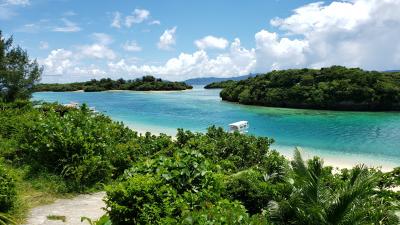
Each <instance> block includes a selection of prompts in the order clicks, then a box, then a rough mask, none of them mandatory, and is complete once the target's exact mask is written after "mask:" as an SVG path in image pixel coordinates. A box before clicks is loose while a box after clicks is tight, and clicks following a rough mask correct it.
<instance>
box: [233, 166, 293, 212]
mask: <svg viewBox="0 0 400 225" xmlns="http://www.w3.org/2000/svg"><path fill="white" fill-rule="evenodd" d="M226 182H227V183H226V186H227V187H229V188H227V190H226V193H225V194H226V196H227V197H228V198H230V199H232V200H237V201H240V202H242V204H243V205H244V206H245V207H246V209H247V210H248V212H249V213H250V214H251V215H253V214H257V213H261V212H262V210H264V209H267V206H268V204H269V203H270V201H277V200H278V199H282V198H283V196H284V194H285V193H284V192H285V191H286V192H288V193H290V188H289V187H288V186H289V184H287V183H273V180H272V179H269V177H268V176H264V175H263V174H261V173H260V172H259V171H255V170H252V169H250V170H245V171H240V172H238V173H236V174H232V175H231V176H229V178H228V179H227V181H226Z"/></svg>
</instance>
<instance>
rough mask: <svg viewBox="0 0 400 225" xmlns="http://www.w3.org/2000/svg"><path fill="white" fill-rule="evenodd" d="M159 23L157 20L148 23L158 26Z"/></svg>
mask: <svg viewBox="0 0 400 225" xmlns="http://www.w3.org/2000/svg"><path fill="white" fill-rule="evenodd" d="M160 24H161V22H160V21H159V20H153V21H151V22H150V23H149V25H160Z"/></svg>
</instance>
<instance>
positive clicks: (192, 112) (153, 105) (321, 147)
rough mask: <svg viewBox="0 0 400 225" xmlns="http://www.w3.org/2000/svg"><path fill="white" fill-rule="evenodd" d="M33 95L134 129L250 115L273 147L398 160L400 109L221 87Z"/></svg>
mask: <svg viewBox="0 0 400 225" xmlns="http://www.w3.org/2000/svg"><path fill="white" fill-rule="evenodd" d="M33 99H34V100H44V101H50V102H54V101H57V102H60V103H69V102H71V101H75V102H79V103H87V104H88V105H89V106H95V107H96V109H97V110H98V111H101V112H104V113H105V114H107V115H109V116H111V117H112V118H113V119H116V120H120V121H123V122H124V123H125V124H127V125H129V126H131V127H132V128H135V127H136V128H137V129H139V130H140V129H144V127H146V128H148V129H150V130H153V131H160V130H162V131H164V132H166V133H173V132H174V130H175V129H176V128H185V129H190V130H193V131H205V130H206V128H207V127H208V126H211V125H213V124H214V125H217V126H222V127H224V128H226V127H227V125H228V124H229V123H232V122H236V121H239V120H248V121H249V123H250V129H249V133H251V134H255V135H260V136H268V137H273V138H274V139H275V141H276V146H279V147H280V148H282V149H284V148H286V149H290V150H292V149H294V146H300V147H302V148H304V149H309V150H310V151H312V152H313V153H315V154H319V155H323V156H332V155H334V156H335V157H343V158H344V157H350V156H352V157H353V158H358V157H363V158H369V159H373V160H379V161H381V162H383V163H390V164H391V165H400V113H397V112H387V113H385V112H335V111H321V110H301V109H283V108H268V107H257V106H244V105H239V104H234V103H228V102H224V101H221V99H220V98H219V90H205V89H203V88H201V87H196V88H195V89H194V90H190V91H183V92H168V93H167V92H132V91H115V92H89V93H84V92H58V93H57V92H40V93H35V94H34V95H33Z"/></svg>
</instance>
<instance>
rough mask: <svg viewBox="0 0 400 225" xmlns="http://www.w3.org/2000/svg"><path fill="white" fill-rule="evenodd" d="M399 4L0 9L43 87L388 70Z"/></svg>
mask: <svg viewBox="0 0 400 225" xmlns="http://www.w3.org/2000/svg"><path fill="white" fill-rule="evenodd" d="M399 2H400V1H397V0H385V1H373V0H349V1H324V2H315V1H306V0H296V1H293V0H269V1H266V0H252V1H228V0H214V1H211V0H203V1H183V0H179V1H178V0H162V1H161V0H159V1H155V0H147V1H144V0H143V1H128V0H126V1H105V0H104V1H94V0H91V1H77V0H52V1H50V0H0V29H1V30H2V31H3V33H4V34H6V35H11V34H12V35H14V38H15V41H16V43H17V44H19V45H21V46H22V47H23V48H25V49H27V50H28V52H29V54H30V55H31V57H34V58H37V59H38V60H39V62H40V63H41V64H42V65H44V67H45V76H44V77H43V81H44V82H68V81H75V80H87V79H91V78H100V77H113V78H117V77H125V78H133V77H138V76H142V75H144V74H154V75H156V76H159V77H162V78H165V79H171V80H184V79H187V78H192V77H201V76H209V75H212V76H219V77H224V76H234V75H243V74H246V73H253V72H267V71H270V70H272V69H286V68H299V67H315V68H318V67H322V66H330V65H332V64H341V65H346V66H358V67H363V68H366V69H377V70H382V69H396V68H399V67H400V47H399V45H398V44H396V43H397V41H396V40H397V39H396V36H397V37H398V35H399V32H398V31H393V29H392V28H393V27H394V26H398V25H399V24H400V22H399V21H400V18H399V16H397V14H398V13H396V12H398V11H399V10H400V4H399ZM396 10H398V11H396ZM383 15H385V16H383ZM377 20H378V21H377ZM378 22H379V24H378ZM397 30H398V29H397ZM378 32H379V33H378ZM382 32H385V35H381V34H382ZM377 33H378V34H379V35H378V34H377ZM372 34H373V36H372V37H371V35H372ZM360 35H361V37H360ZM363 35H365V37H363ZM366 36H368V37H369V38H366ZM391 42H392V46H391V47H388V43H391ZM386 57H387V58H388V59H386Z"/></svg>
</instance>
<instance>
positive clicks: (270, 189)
mask: <svg viewBox="0 0 400 225" xmlns="http://www.w3.org/2000/svg"><path fill="white" fill-rule="evenodd" d="M12 69H13V68H11V71H12ZM5 74H8V72H7V71H6V72H5ZM393 77H394V76H393ZM144 79H145V80H146V79H150V78H149V77H146V78H144ZM151 79H153V78H151ZM254 79H260V77H256V78H254ZM371 79H372V78H371ZM393 79H394V78H393ZM19 82H24V81H23V80H20V81H19ZM142 82H143V79H142ZM151 82H154V81H151ZM151 82H149V83H150V84H151ZM111 83H112V82H111ZM239 84H240V82H239ZM231 87H232V86H229V87H228V89H229V88H231ZM96 88H97V86H96ZM7 90H9V89H7ZM13 90H17V91H16V92H13V93H14V94H13V96H16V97H17V98H21V99H25V98H26V97H27V96H28V95H27V94H25V93H29V91H30V90H28V89H26V88H25V89H24V88H20V89H13ZM385 90H386V89H385ZM4 93H5V95H4V96H8V94H7V92H4ZM240 95H241V96H243V95H242V94H240ZM4 96H3V98H2V101H0V224H13V223H15V222H17V223H22V222H23V220H24V216H25V215H26V212H27V210H28V209H30V208H32V207H35V206H37V205H39V204H45V203H49V202H51V201H52V200H54V199H55V198H57V197H59V196H60V195H63V196H65V194H68V193H69V194H76V193H82V192H90V191H96V190H104V185H105V186H106V188H105V190H106V192H107V196H106V199H105V202H106V204H107V207H106V209H107V213H106V215H104V216H103V217H101V218H100V219H99V220H98V221H92V220H90V219H88V218H85V217H82V218H81V220H82V221H87V222H88V223H89V224H97V225H111V224H114V225H123V224H246V225H247V224H301V225H303V224H323V225H324V224H326V225H328V224H329V225H332V224H385V225H389V224H390V225H391V224H393V225H395V224H398V223H399V218H398V217H397V216H396V215H395V212H396V211H399V210H400V194H399V193H398V192H395V191H393V188H395V187H397V188H398V187H399V185H400V168H396V169H394V170H393V171H391V172H388V173H383V172H382V171H380V170H377V169H373V168H370V169H368V168H366V167H364V166H357V167H355V168H352V169H342V170H335V169H333V168H332V167H324V166H323V162H322V160H321V159H319V158H318V157H314V158H313V159H311V160H308V161H306V162H305V161H304V160H303V159H302V158H301V156H300V153H299V151H297V150H296V151H295V155H294V160H293V161H291V162H290V161H288V160H287V159H286V158H284V157H283V156H282V155H280V154H279V153H278V152H276V151H274V150H271V149H270V145H271V144H272V143H273V140H272V139H270V138H267V137H255V136H252V135H244V134H240V133H238V132H236V133H227V132H225V131H224V130H223V129H222V128H217V127H210V128H209V129H208V131H207V132H206V133H193V132H190V131H185V130H182V129H178V134H177V136H176V139H172V138H171V137H169V136H167V135H164V134H161V135H159V136H155V135H151V134H150V133H146V134H144V135H138V134H137V133H136V132H134V131H132V130H130V129H129V128H127V127H125V126H124V125H123V124H122V123H118V122H115V121H112V120H111V119H110V118H109V117H107V116H105V115H102V114H97V113H93V112H91V111H90V110H88V108H87V106H86V105H82V106H81V107H80V108H77V109H76V108H68V107H64V106H62V105H57V104H47V103H40V102H39V103H38V102H29V101H26V100H25V101H24V100H15V99H13V98H14V97H13V98H10V97H4ZM13 218H15V219H13ZM49 219H63V217H62V216H57V215H49ZM64 219H65V218H64ZM14 220H16V221H15V222H14Z"/></svg>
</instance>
